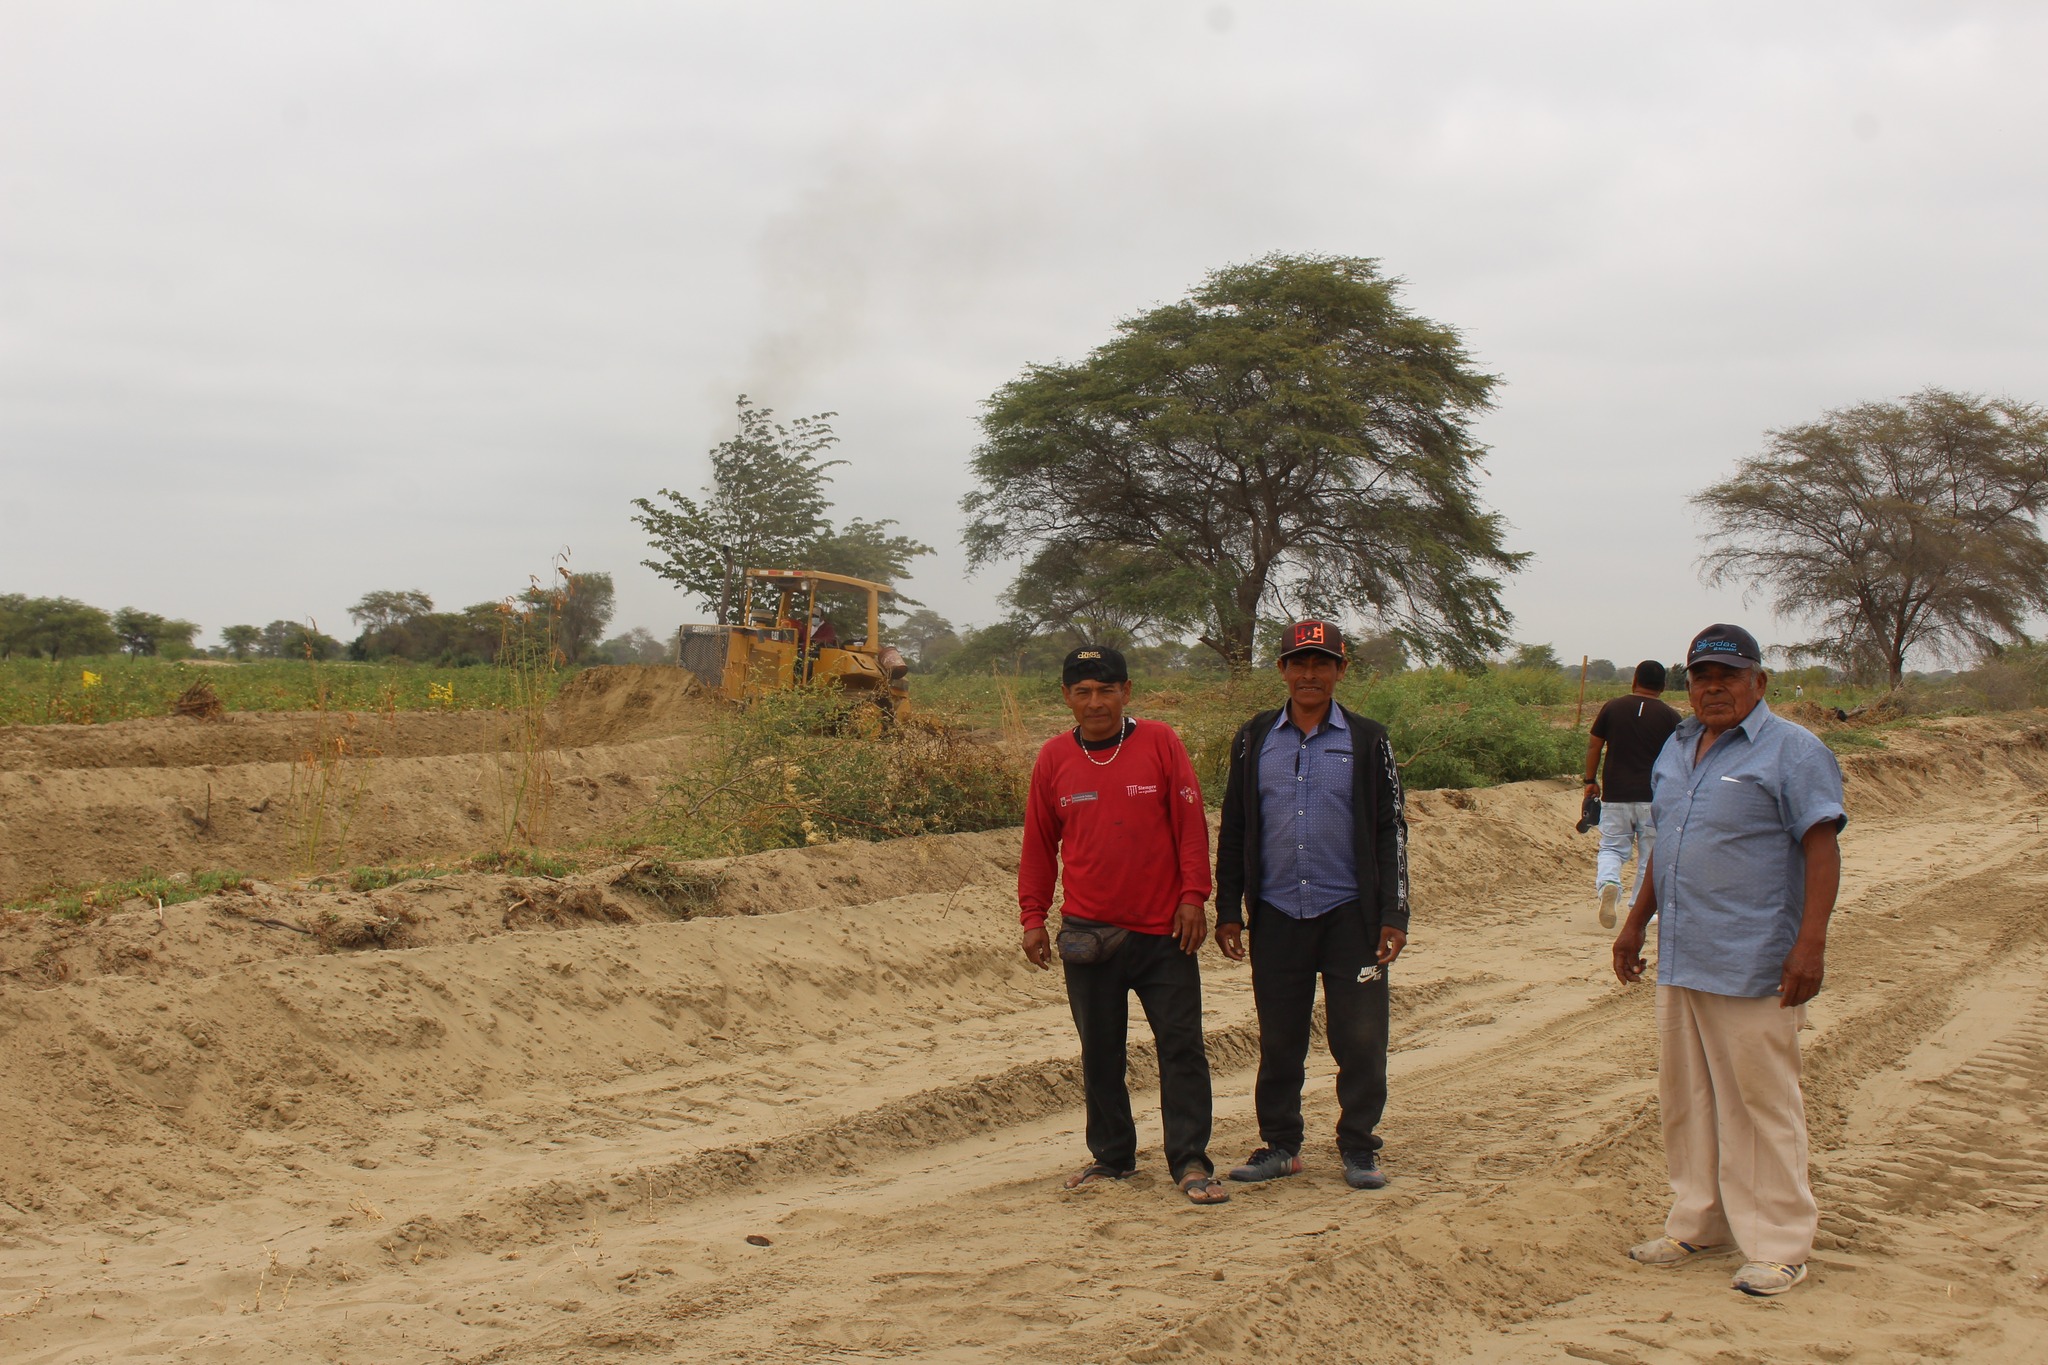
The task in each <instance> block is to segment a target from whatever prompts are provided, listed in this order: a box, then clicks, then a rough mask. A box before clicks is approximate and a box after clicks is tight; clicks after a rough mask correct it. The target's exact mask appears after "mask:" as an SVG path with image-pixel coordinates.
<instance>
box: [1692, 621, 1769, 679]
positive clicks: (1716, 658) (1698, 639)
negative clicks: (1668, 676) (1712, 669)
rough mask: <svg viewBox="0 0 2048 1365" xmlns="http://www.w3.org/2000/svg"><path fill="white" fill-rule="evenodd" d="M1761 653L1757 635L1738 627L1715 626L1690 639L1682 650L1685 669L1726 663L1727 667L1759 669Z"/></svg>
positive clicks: (1761, 661) (1762, 656)
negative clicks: (1696, 665)
mask: <svg viewBox="0 0 2048 1365" xmlns="http://www.w3.org/2000/svg"><path fill="white" fill-rule="evenodd" d="M1763 662H1764V652H1763V650H1762V649H1761V648H1759V647H1758V645H1757V642H1756V636H1754V635H1751V634H1750V633H1749V632H1748V631H1746V630H1744V629H1743V628H1742V627H1741V626H1731V625H1726V624H1722V625H1714V626H1708V627H1707V628H1706V629H1705V630H1703V631H1701V632H1700V633H1699V634H1697V635H1695V636H1693V637H1692V644H1691V645H1689V646H1688V647H1687V648H1686V651H1685V666H1686V667H1687V668H1691V667H1692V666H1693V665H1694V664H1726V665H1728V667H1730V668H1761V667H1763Z"/></svg>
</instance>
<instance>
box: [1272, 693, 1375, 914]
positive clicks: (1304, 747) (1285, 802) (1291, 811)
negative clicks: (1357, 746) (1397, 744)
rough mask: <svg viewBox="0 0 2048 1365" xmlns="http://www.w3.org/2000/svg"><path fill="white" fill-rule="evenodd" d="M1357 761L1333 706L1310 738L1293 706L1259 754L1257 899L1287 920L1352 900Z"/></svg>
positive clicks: (1340, 715) (1284, 710)
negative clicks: (1300, 727) (1353, 804)
mask: <svg viewBox="0 0 2048 1365" xmlns="http://www.w3.org/2000/svg"><path fill="white" fill-rule="evenodd" d="M1357 763H1358V755H1357V754H1355V753H1353V752H1352V744H1351V727H1350V726H1349V725H1347V724H1345V722H1344V713H1343V712H1342V711H1341V710H1339V709H1338V708H1337V705H1336V703H1334V702H1332V703H1331V705H1330V714H1329V715H1328V717H1326V718H1325V719H1324V721H1323V723H1322V724H1321V725H1318V726H1317V727H1316V729H1315V733H1314V734H1310V735H1304V734H1303V733H1302V732H1301V730H1300V729H1299V728H1298V727H1296V725H1295V724H1294V713H1293V708H1292V707H1287V706H1283V707H1281V708H1280V719H1278V720H1276V721H1274V722H1273V728H1272V729H1271V730H1270V731H1268V732H1267V734H1266V743H1265V747H1264V748H1263V749H1261V750H1260V752H1259V833H1260V840H1259V882H1260V887H1259V896H1260V898H1261V899H1263V900H1264V901H1265V902H1266V904H1268V905H1270V906H1272V907H1273V908H1274V909H1275V910H1278V911H1279V912H1280V913H1281V914H1283V915H1286V916H1288V917H1289V918H1290V919H1314V918H1315V917H1316V916H1318V915H1327V914H1329V913H1330V911H1332V910H1335V909H1336V908H1337V907H1338V906H1340V905H1343V904H1345V903H1346V902H1347V901H1355V900H1357V899H1358V850H1357V847H1356V844H1355V840H1356V839H1357V836H1358V831H1357V827H1356V822H1355V821H1354V819H1353V818H1352V813H1351V807H1352V793H1353V790H1354V787H1353V784H1354V783H1355V782H1356V781H1357Z"/></svg>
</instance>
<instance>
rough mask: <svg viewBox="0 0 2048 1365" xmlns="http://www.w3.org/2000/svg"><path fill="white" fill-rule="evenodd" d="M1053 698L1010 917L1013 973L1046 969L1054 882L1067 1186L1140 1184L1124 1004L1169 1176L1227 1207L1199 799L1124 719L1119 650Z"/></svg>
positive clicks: (1188, 769)
mask: <svg viewBox="0 0 2048 1365" xmlns="http://www.w3.org/2000/svg"><path fill="white" fill-rule="evenodd" d="M1060 696H1061V697H1062V698H1063V699H1064V700H1065V701H1066V703H1067V708H1068V709H1069V710H1071V711H1072V712H1073V713H1074V728H1073V729H1072V730H1069V731H1067V732H1066V733H1065V734H1061V735H1058V736H1055V737H1054V738H1052V739H1050V740H1047V741H1046V743H1045V747H1043V748H1042V749H1040V750H1039V751H1038V760H1037V762H1035V763H1034V764H1033V765H1032V767H1031V790H1030V795H1029V797H1028V798H1027V800H1026V803H1025V807H1024V853H1023V859H1022V861H1021V862H1020V863H1019V864H1018V867H1017V904H1018V908H1019V913H1018V919H1019V921H1020V922H1021V923H1022V924H1023V926H1024V957H1025V960H1026V961H1028V962H1030V963H1031V965H1033V966H1034V967H1041V968H1049V967H1051V966H1052V960H1053V956H1054V952H1055V945H1054V941H1053V938H1052V935H1051V934H1049V933H1048V932H1047V930H1046V927H1045V920H1046V914H1047V912H1048V911H1050V910H1051V909H1052V904H1053V886H1054V880H1055V878H1056V877H1057V878H1058V879H1059V882H1060V884H1061V887H1062V889H1063V890H1064V892H1065V896H1066V900H1065V903H1064V904H1063V906H1062V908H1061V914H1060V926H1059V940H1058V945H1057V952H1058V956H1059V958H1060V960H1061V962H1062V964H1063V966H1064V969H1065V972H1066V985H1067V1005H1068V1007H1069V1008H1070V1009H1071V1010H1072V1011H1073V1015H1074V1028H1075V1030H1076V1032H1078V1033H1079V1034H1080V1036H1081V1080H1082V1089H1083V1092H1084V1096H1085V1099H1086V1102H1087V1108H1088V1151H1089V1153H1090V1154H1091V1156H1092V1157H1093V1160H1091V1161H1090V1162H1089V1164H1088V1165H1086V1166H1083V1167H1082V1168H1081V1169H1080V1170H1078V1171H1076V1172H1074V1174H1072V1175H1071V1176H1069V1177H1067V1182H1066V1187H1067V1188H1068V1189H1070V1190H1073V1189H1080V1188H1082V1187H1083V1186H1086V1185H1092V1184H1095V1183H1096V1182H1098V1181H1103V1180H1122V1179H1124V1178H1125V1177H1126V1176H1129V1175H1132V1174H1135V1173H1136V1171H1137V1167H1138V1130H1137V1126H1136V1124H1135V1123H1134V1122H1133V1121H1132V1119H1131V1092H1130V1087H1129V1085H1128V1084H1127V1081H1126V1075H1125V1056H1124V1053H1125V1042H1126V1035H1127V1033H1128V1031H1129V1026H1130V997H1131V996H1132V994H1133V993H1135V994H1136V995H1137V997H1138V1003H1139V1005H1141V1006H1142V1007H1143V1008H1144V1011H1145V1022H1146V1023H1147V1024H1148V1025H1150V1027H1151V1030H1152V1041H1153V1044H1154V1046H1155V1047H1156V1048H1157V1050H1158V1054H1159V1118H1160V1124H1161V1126H1162V1127H1163V1128H1164V1130H1165V1138H1166V1164H1167V1169H1168V1170H1169V1171H1170V1172H1171V1173H1172V1175H1173V1179H1174V1184H1175V1185H1176V1186H1178V1187H1179V1189H1180V1192H1181V1193H1182V1194H1183V1195H1185V1196H1186V1197H1187V1199H1188V1201H1189V1202H1190V1203H1194V1204H1222V1203H1226V1202H1228V1200H1229V1199H1230V1194H1229V1192H1228V1191H1227V1190H1226V1189H1225V1188H1224V1187H1223V1186H1222V1185H1221V1184H1220V1183H1218V1182H1217V1181H1216V1180H1215V1179H1214V1178H1213V1177H1214V1176H1215V1173H1216V1168H1215V1166H1214V1165H1213V1164H1211V1162H1210V1160H1209V1132H1210V1128H1211V1125H1212V1122H1213V1114H1212V1109H1211V1099H1210V1092H1209V1055H1208V1051H1207V1048H1206V1046H1205V1044H1204V1042H1203V1038H1202V972H1201V967H1200V964H1199V963H1198V962H1197V960H1196V958H1195V952H1196V950H1197V949H1199V948H1200V947H1201V946H1202V943H1203V941H1204V940H1205V939H1207V938H1208V936H1209V923H1208V918H1207V915H1206V914H1205V912H1204V909H1203V907H1204V906H1205V905H1207V903H1208V900H1209V889H1210V881H1209V818H1208V814H1207V812H1206V811H1205V810H1204V809H1203V807H1202V790H1201V787H1200V786H1199V785H1198V784H1197V783H1196V781H1195V770H1194V766H1193V765H1192V764H1191V763H1190V762H1189V761H1188V753H1187V750H1186V748H1184V747H1183V746H1182V744H1181V741H1180V736H1179V735H1177V734H1175V733H1174V731H1173V729H1172V727H1171V726H1167V725H1162V724H1160V723H1159V722H1158V721H1155V720H1134V719H1131V718H1130V717H1128V716H1126V715H1125V714H1124V711H1125V708H1126V707H1127V706H1129V704H1130V700H1131V675H1130V672H1129V671H1128V669H1127V668H1126V666H1125V663H1124V656H1123V655H1122V654H1120V653H1118V652H1117V651H1116V650H1114V649H1111V648H1109V647H1107V646H1105V645H1088V646H1084V647H1082V648H1080V649H1077V650H1075V651H1074V652H1073V653H1071V654H1069V655H1067V657H1066V661H1065V662H1064V663H1063V664H1062V665H1061V668H1060Z"/></svg>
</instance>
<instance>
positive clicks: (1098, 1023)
mask: <svg viewBox="0 0 2048 1365" xmlns="http://www.w3.org/2000/svg"><path fill="white" fill-rule="evenodd" d="M1066 973H1067V1004H1068V1005H1069V1006H1070V1007H1071V1008H1072V1009H1073V1011H1074V1028H1075V1029H1076V1030H1077V1031H1078V1032H1079V1033H1080V1035H1081V1080H1082V1085H1083V1087H1084V1088H1085V1090H1086V1092H1087V1097H1088V1150H1089V1151H1090V1152H1091V1153H1093V1154H1094V1156H1095V1159H1096V1160H1097V1161H1099V1162H1101V1163H1102V1164H1103V1165H1105V1166H1114V1167H1115V1168H1116V1169H1117V1170H1119V1171H1128V1170H1131V1169H1133V1168H1134V1167H1136V1166H1137V1164H1138V1129H1137V1125H1136V1124H1134V1123H1133V1122H1132V1121H1131V1092H1130V1088H1129V1087H1128V1086H1127V1085H1126V1084H1125V1081H1124V1063H1125V1057H1124V1052H1125V1046H1124V1044H1125V1039H1126V1038H1127V1036H1128V1034H1129V1031H1130V1019H1131V1001H1130V996H1131V992H1132V991H1136V992H1137V993H1138V1003H1139V1004H1140V1005H1142V1006H1143V1007H1144V1010H1145V1022H1146V1023H1148V1024H1150V1025H1151V1026H1152V1042H1153V1045H1154V1046H1155V1047H1156V1048H1157V1049H1158V1052H1159V1118H1160V1123H1161V1126H1163V1127H1164V1128H1165V1130H1166V1165H1167V1169H1169V1170H1170V1171H1172V1172H1173V1175H1174V1178H1175V1179H1176V1180H1178V1179H1179V1178H1180V1176H1181V1174H1182V1173H1183V1172H1185V1171H1186V1170H1187V1169H1188V1168H1189V1167H1196V1168H1199V1169H1200V1170H1201V1171H1202V1172H1203V1173H1204V1174H1207V1173H1210V1172H1213V1171H1214V1170H1215V1167H1214V1166H1212V1165H1210V1163H1209V1124H1210V1112H1211V1111H1210V1105H1209V1054H1208V1051H1207V1049H1206V1048H1204V1046H1203V1044H1202V969H1201V968H1200V967H1199V966H1198V965H1197V964H1196V961H1195V958H1194V957H1193V956H1192V955H1190V954H1188V953H1184V952H1182V951H1181V950H1180V944H1179V942H1178V941H1176V940H1175V939H1174V937H1173V936H1172V935H1171V934H1132V935H1131V936H1130V937H1129V938H1126V939H1125V940H1124V944H1123V947H1122V948H1120V949H1118V950H1117V953H1116V956H1114V957H1112V958H1110V959H1109V961H1107V962H1098V963H1094V964H1092V965H1090V966H1086V967H1076V966H1073V965H1072V964H1067V966H1066Z"/></svg>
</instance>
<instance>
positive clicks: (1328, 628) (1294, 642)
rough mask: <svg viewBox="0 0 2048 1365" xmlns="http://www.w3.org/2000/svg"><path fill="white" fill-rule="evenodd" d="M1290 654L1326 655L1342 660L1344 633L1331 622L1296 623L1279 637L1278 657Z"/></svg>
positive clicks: (1343, 654)
mask: <svg viewBox="0 0 2048 1365" xmlns="http://www.w3.org/2000/svg"><path fill="white" fill-rule="evenodd" d="M1290 654H1327V655H1329V656H1330V657H1331V658H1333V659H1342V658H1346V657H1347V656H1346V655H1345V653H1344V632H1343V631H1341V630H1339V629H1337V627H1336V624H1335V623H1334V622H1331V621H1296V622H1295V623H1294V624H1293V625H1291V626H1289V627H1288V628H1287V630H1286V632H1285V633H1284V634H1283V635H1281V637H1280V657H1281V658H1283V659H1284V658H1286V657H1287V656H1288V655H1290Z"/></svg>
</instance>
